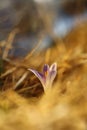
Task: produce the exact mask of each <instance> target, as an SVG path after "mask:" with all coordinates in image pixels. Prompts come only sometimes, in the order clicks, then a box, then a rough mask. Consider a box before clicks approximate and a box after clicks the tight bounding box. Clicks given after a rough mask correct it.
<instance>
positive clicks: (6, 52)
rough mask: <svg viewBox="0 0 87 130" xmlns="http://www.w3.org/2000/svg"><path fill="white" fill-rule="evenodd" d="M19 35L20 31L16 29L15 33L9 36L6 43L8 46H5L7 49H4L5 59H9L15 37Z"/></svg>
mask: <svg viewBox="0 0 87 130" xmlns="http://www.w3.org/2000/svg"><path fill="white" fill-rule="evenodd" d="M17 33H18V29H15V30H13V31H12V32H11V33H10V34H9V36H8V39H7V41H6V46H5V49H4V52H3V56H2V58H3V59H5V58H7V56H8V53H9V50H10V49H11V48H12V42H13V40H14V37H15V35H16V34H17Z"/></svg>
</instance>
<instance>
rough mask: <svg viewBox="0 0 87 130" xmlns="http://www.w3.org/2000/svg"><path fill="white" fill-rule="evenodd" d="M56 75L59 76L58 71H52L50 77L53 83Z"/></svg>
mask: <svg viewBox="0 0 87 130" xmlns="http://www.w3.org/2000/svg"><path fill="white" fill-rule="evenodd" d="M56 74H57V71H50V74H49V76H50V80H51V81H53V80H54V79H55V77H56Z"/></svg>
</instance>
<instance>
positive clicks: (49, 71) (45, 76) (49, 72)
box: [28, 63, 57, 91]
mask: <svg viewBox="0 0 87 130" xmlns="http://www.w3.org/2000/svg"><path fill="white" fill-rule="evenodd" d="M28 70H30V71H31V72H33V73H34V74H35V75H36V76H37V77H38V79H39V80H40V82H41V83H42V86H43V88H44V91H46V90H47V89H48V88H51V87H52V83H53V80H54V79H55V77H56V74H57V63H53V64H52V65H51V66H50V67H49V65H48V64H45V65H44V67H43V71H42V73H40V72H38V71H36V70H34V69H28Z"/></svg>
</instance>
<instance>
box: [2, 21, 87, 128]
mask: <svg viewBox="0 0 87 130" xmlns="http://www.w3.org/2000/svg"><path fill="white" fill-rule="evenodd" d="M86 44H87V23H84V24H82V25H78V27H77V28H76V29H74V30H73V31H72V32H71V33H70V34H69V35H68V36H66V37H65V38H64V39H63V40H60V39H57V40H56V43H55V45H54V46H53V47H50V48H48V49H47V50H46V51H43V52H38V53H32V52H31V54H32V55H31V54H29V55H28V56H26V57H25V58H24V59H22V60H21V59H7V56H6V55H5V57H4V72H3V73H2V74H1V76H0V81H1V84H2V85H1V92H0V130H25V129H26V130H86V129H87V45H86ZM5 51H6V50H5ZM33 52H34V51H33ZM53 62H57V64H58V74H57V76H56V79H55V81H54V85H53V87H52V89H51V90H49V91H48V92H47V93H46V94H44V92H43V87H42V85H41V83H40V82H39V80H38V79H37V78H36V77H35V76H34V75H33V74H32V73H31V72H29V71H28V70H27V69H28V68H31V67H32V68H35V69H36V70H39V71H41V68H42V67H43V65H44V63H48V64H49V65H50V64H51V63H53Z"/></svg>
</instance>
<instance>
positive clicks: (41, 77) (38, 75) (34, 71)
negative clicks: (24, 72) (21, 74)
mask: <svg viewBox="0 0 87 130" xmlns="http://www.w3.org/2000/svg"><path fill="white" fill-rule="evenodd" d="M28 70H30V71H31V72H32V73H34V74H35V75H36V76H37V77H38V78H39V79H44V75H43V74H42V73H40V72H38V71H36V70H34V69H28Z"/></svg>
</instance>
